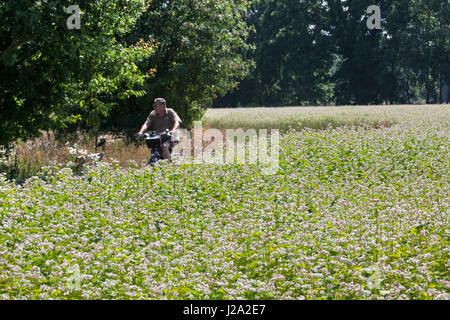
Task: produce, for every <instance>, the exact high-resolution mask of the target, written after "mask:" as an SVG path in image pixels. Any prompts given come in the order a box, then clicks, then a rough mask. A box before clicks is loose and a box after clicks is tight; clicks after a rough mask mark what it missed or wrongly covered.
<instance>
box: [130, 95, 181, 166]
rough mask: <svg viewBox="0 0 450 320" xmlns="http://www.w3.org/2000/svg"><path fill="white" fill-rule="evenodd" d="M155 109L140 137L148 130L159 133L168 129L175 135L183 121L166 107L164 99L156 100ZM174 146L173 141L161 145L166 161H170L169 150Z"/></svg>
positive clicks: (140, 132)
mask: <svg viewBox="0 0 450 320" xmlns="http://www.w3.org/2000/svg"><path fill="white" fill-rule="evenodd" d="M153 108H154V110H153V111H152V112H150V114H149V116H148V117H147V120H146V121H145V123H144V124H143V125H142V128H141V130H139V132H138V136H142V135H143V134H144V132H145V131H147V130H148V129H151V130H152V131H156V132H157V133H161V132H163V131H165V130H166V129H168V130H169V131H170V133H171V134H173V133H175V130H177V128H178V127H179V126H180V124H181V119H180V117H179V116H178V115H177V113H176V112H175V111H174V110H173V109H171V108H167V107H166V100H165V99H164V98H156V99H155V101H154V103H153ZM172 144H173V142H172V141H166V142H164V143H163V144H161V148H162V150H163V157H164V159H170V152H169V148H171V147H172V146H173V145H172Z"/></svg>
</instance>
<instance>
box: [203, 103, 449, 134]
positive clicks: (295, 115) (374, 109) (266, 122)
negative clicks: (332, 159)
mask: <svg viewBox="0 0 450 320" xmlns="http://www.w3.org/2000/svg"><path fill="white" fill-rule="evenodd" d="M449 117H450V106H449V105H426V106H423V105H421V106H417V105H398V106H351V107H348V106H347V107H280V108H238V109H209V110H208V111H207V113H206V115H205V119H204V125H205V126H207V127H211V128H218V129H224V128H230V129H232V128H243V129H247V128H254V129H275V128H276V129H280V130H289V129H302V128H312V129H326V128H329V127H342V126H370V127H389V126H391V125H393V124H397V123H401V122H405V121H406V122H411V121H420V120H427V119H428V120H430V119H436V118H441V119H442V118H446V119H449Z"/></svg>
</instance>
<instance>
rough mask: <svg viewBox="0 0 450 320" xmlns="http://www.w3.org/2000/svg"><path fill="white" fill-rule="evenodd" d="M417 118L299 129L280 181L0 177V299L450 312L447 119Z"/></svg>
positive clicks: (143, 174) (200, 172)
mask: <svg viewBox="0 0 450 320" xmlns="http://www.w3.org/2000/svg"><path fill="white" fill-rule="evenodd" d="M372 108H373V110H374V112H378V111H375V109H376V107H372ZM384 108H385V109H383V110H389V109H388V108H387V107H384ZM390 108H395V107H390ZM410 110H412V111H411V113H409V112H408V108H407V107H402V109H401V111H402V112H401V114H400V113H397V114H396V116H395V117H391V118H390V117H389V114H386V113H384V112H383V118H382V119H381V120H380V123H387V122H388V120H392V123H389V125H375V126H371V125H369V124H365V123H363V124H362V125H356V122H355V121H356V120H355V119H357V117H356V118H355V117H353V118H352V119H351V123H348V124H346V123H342V125H338V126H329V127H327V128H322V129H316V128H308V127H302V128H301V129H299V130H294V129H295V124H294V123H292V124H291V127H292V128H291V129H288V128H286V129H285V130H283V131H282V133H281V140H280V158H279V170H278V172H277V173H276V174H275V175H264V174H262V170H261V168H260V167H259V166H258V165H240V164H233V165H202V164H176V163H175V164H174V163H164V162H162V163H161V164H160V165H157V166H155V167H142V166H140V165H136V166H134V167H133V166H130V167H128V168H122V167H120V166H118V165H117V164H114V163H113V164H110V163H100V164H99V165H97V166H93V167H89V168H87V169H86V172H85V173H84V174H82V175H75V174H73V172H72V170H71V169H70V168H59V169H58V168H44V169H43V170H44V171H45V170H47V171H46V172H47V174H46V175H45V178H44V179H41V178H38V177H33V178H30V179H28V180H27V181H26V182H24V183H23V184H16V183H15V182H14V181H9V180H7V179H6V177H5V176H0V298H1V299H446V300H447V299H449V298H450V277H449V266H450V263H449V255H448V253H449V242H450V241H449V240H450V233H449V208H450V206H449V169H450V168H449V159H450V153H449V123H448V121H449V119H450V108H449V106H448V105H447V106H439V107H434V108H427V107H420V108H419V107H414V108H412V109H410ZM244 112H250V111H244ZM311 112H313V109H311V110H310V111H308V112H307V113H308V114H309V113H311ZM316 112H318V114H317V117H319V118H320V115H321V114H323V112H326V111H324V110H321V109H320V110H318V111H316ZM346 112H347V111H346ZM367 112H368V113H370V115H371V116H372V115H373V114H372V113H371V112H370V110H369V111H367ZM319 113H320V114H319ZM348 114H351V111H348ZM307 116H308V115H305V118H304V119H307ZM327 117H328V118H327ZM330 117H331V118H332V117H333V115H329V116H324V119H325V118H326V119H331V118H330ZM362 117H363V116H362ZM338 120H339V121H340V120H342V119H340V118H339V119H338ZM299 121H300V120H299ZM303 121H306V120H303ZM336 121H337V120H336ZM335 123H337V122H335ZM215 126H217V123H216V124H215ZM255 127H258V126H255ZM271 127H276V125H274V124H272V125H271Z"/></svg>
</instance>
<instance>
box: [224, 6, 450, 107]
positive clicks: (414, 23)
mask: <svg viewBox="0 0 450 320" xmlns="http://www.w3.org/2000/svg"><path fill="white" fill-rule="evenodd" d="M370 5H379V6H380V9H381V18H382V21H381V27H382V30H376V29H374V30H368V28H367V25H366V22H367V19H368V17H369V14H367V12H366V10H367V8H368V7H369V6H370ZM449 10H450V6H449V4H448V3H447V1H442V0H424V1H422V0H417V1H416V0H415V1H407V0H395V1H372V0H361V1H340V0H330V1H292V0H281V1H273V0H259V1H254V2H253V3H252V7H251V10H250V13H249V15H247V22H248V24H249V25H251V26H254V27H255V29H256V34H255V35H253V36H252V37H250V38H249V43H251V44H254V45H255V47H256V50H255V53H254V58H255V61H256V69H255V70H254V72H253V73H251V74H250V75H249V77H247V78H246V79H244V80H243V81H242V83H241V85H240V86H239V90H238V91H236V92H234V93H231V94H228V95H227V96H226V97H225V98H223V99H219V100H217V101H216V103H215V105H216V106H241V105H255V104H256V105H259V106H261V105H263V106H264V105H265V106H267V105H274V106H279V105H302V104H331V103H335V104H337V105H349V104H356V105H363V104H364V105H367V104H381V103H386V104H393V103H396V104H401V103H418V102H422V100H423V101H425V102H427V103H443V102H445V101H444V99H445V97H444V91H445V85H450V77H449V74H450V60H449V57H450V42H449V41H450V40H449V37H448V34H449V30H450V24H449V17H450V14H449ZM449 100H450V95H448V94H447V102H448V101H449Z"/></svg>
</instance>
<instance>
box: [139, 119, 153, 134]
mask: <svg viewBox="0 0 450 320" xmlns="http://www.w3.org/2000/svg"><path fill="white" fill-rule="evenodd" d="M151 122H152V119H151V115H149V116H148V118H147V120H146V121H145V123H144V124H143V125H142V127H141V130H139V132H138V135H141V134H143V133H144V132H145V131H147V130H148V129H149V128H150V125H151Z"/></svg>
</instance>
